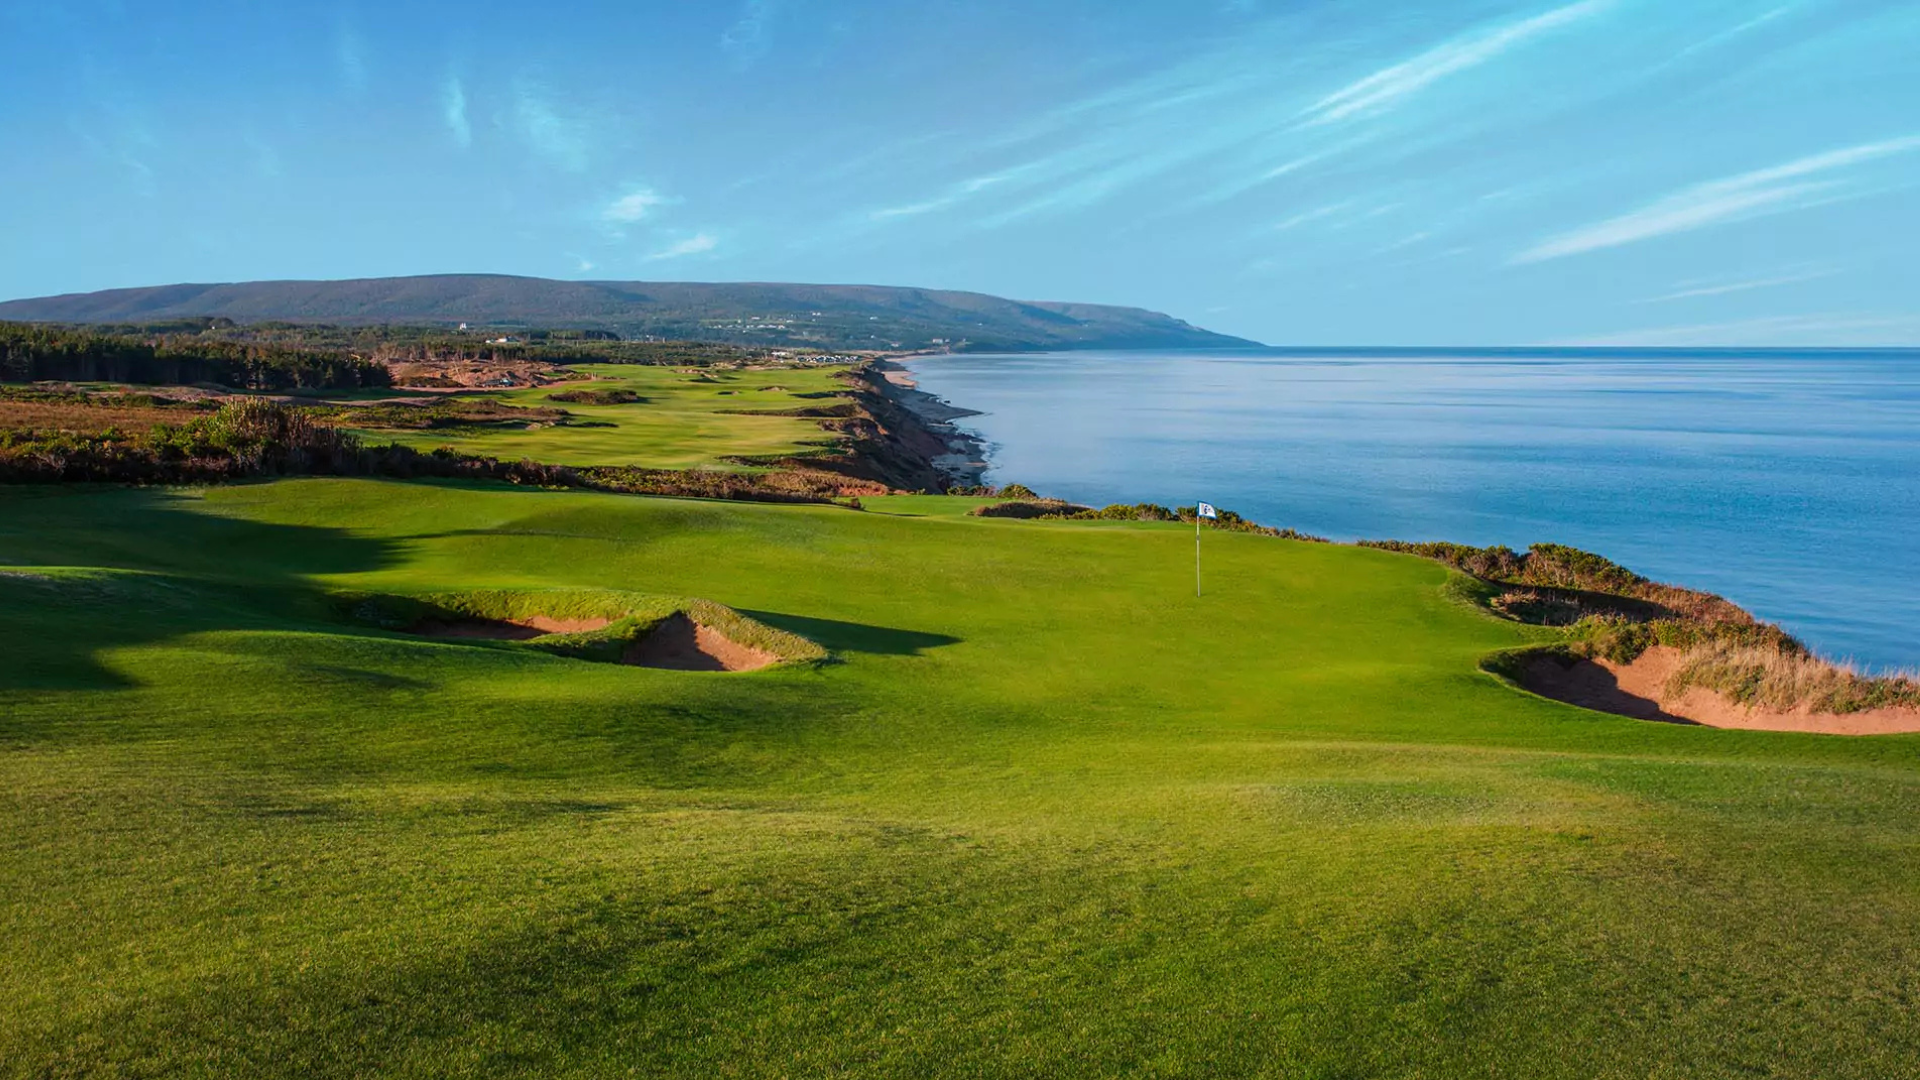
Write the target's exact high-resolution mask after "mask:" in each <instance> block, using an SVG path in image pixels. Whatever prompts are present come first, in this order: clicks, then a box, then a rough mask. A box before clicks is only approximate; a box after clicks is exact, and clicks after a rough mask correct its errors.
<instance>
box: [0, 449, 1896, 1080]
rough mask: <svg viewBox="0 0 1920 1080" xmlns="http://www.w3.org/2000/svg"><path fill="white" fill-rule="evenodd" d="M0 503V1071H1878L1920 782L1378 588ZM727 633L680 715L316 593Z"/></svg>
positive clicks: (909, 524) (353, 516)
mask: <svg viewBox="0 0 1920 1080" xmlns="http://www.w3.org/2000/svg"><path fill="white" fill-rule="evenodd" d="M870 505H871V506H872V507H874V512H870V513H866V514H860V513H855V512H851V511H846V510H839V509H833V508H823V507H777V506H766V505H754V504H708V503H699V502H687V501H670V500H648V499H638V498H623V497H614V496H594V495H580V494H571V493H555V492H542V491H528V490H498V489H486V488H479V487H464V486H457V485H427V484H399V483H386V482H374V481H323V480H309V481H284V482H279V483H273V484H260V485H250V486H243V487H230V488H222V489H216V490H212V491H208V492H204V493H193V492H179V491H172V492H169V491H158V490H151V489H149V490H124V489H74V488H69V489H44V490H21V489H11V490H0V566H5V567H9V568H10V569H6V570H5V571H4V572H0V656H3V657H4V661H0V844H4V845H5V850H4V855H0V897H4V903H0V998H3V999H4V1007H0V1074H3V1075H12V1076H68V1075H189V1076H192V1075H224V1076H238V1075H246V1076H348V1075H366V1074H374V1073H377V1074H380V1075H390V1076H463V1075H487V1076H519V1075H529V1076H530V1075H542V1076H612V1075H620V1076H629V1075H630V1076H662V1075H684V1076H701V1077H715V1076H721V1077H724V1076H765V1075H791V1076H889V1077H892V1076H956V1077H958V1076H968V1077H978V1076H1057V1075H1144V1076H1190V1077H1219V1076H1274V1077H1282V1076H1284V1077H1328V1078H1331V1077H1442V1076H1462V1077H1467V1076H1472V1077H1483V1076H1489V1075H1502V1076H1526V1077H1569V1078H1581V1080H1587V1078H1592V1077H1603V1076H1604V1077H1611V1076H1619V1077H1628V1076H1631V1077H1648V1076H1674V1077H1678V1076H1687V1077H1721V1076H1725V1077H1735V1076H1740V1077H1746V1076H1821V1077H1887V1076H1894V1075H1901V1074H1902V1073H1903V1072H1905V1071H1907V1070H1908V1069H1909V1068H1910V1067H1911V1064H1912V1062H1913V1061H1915V1060H1917V1059H1920V1028H1916V1027H1915V1026H1914V1025H1913V1024H1912V1023H1911V1017H1912V1014H1913V1009H1914V1007H1915V1005H1916V996H1920V740H1916V739H1912V738H1890V739H1878V740H1845V739H1837V738H1819V737H1811V736H1793V735H1773V734H1760V733H1750V732H1736V731H1717V730H1710V729H1694V728H1681V727H1671V726H1662V725H1654V724H1645V723H1638V722H1634V721H1629V720H1623V719H1618V718H1612V717H1605V716H1600V715H1598V714H1592V713H1586V712H1582V711H1579V710H1576V709H1573V708H1570V707H1566V706H1562V705H1558V704H1554V703H1551V702H1547V701H1544V700H1541V699H1538V698H1534V697H1530V696H1527V695H1524V694H1521V693H1519V692H1517V691H1514V690H1511V689H1509V688H1507V687H1505V686H1503V685H1501V684H1499V683H1497V682H1495V681H1494V680H1493V679H1491V678H1489V677H1488V676H1485V675H1483V674H1480V673H1479V672H1478V671H1476V668H1475V663H1476V660H1477V659H1478V658H1479V657H1480V656H1481V655H1482V654H1484V653H1486V652H1487V651H1489V650H1492V649H1496V648H1500V647H1503V646H1510V645H1513V644H1515V643H1516V642H1518V641H1520V640H1521V639H1522V636H1523V635H1524V634H1526V633H1529V631H1526V630H1524V629H1523V628H1520V627H1517V626H1515V625H1512V624H1505V623H1500V622H1496V621H1494V620H1492V619H1489V618H1487V617H1484V616H1482V615H1480V614H1477V613H1475V612H1474V611H1472V610H1470V609H1468V608H1467V607H1465V606H1463V605H1460V604H1457V603H1454V602H1451V601H1449V600H1447V599H1446V598H1445V596H1444V595H1443V592H1442V586H1443V584H1444V582H1445V575H1446V571H1445V570H1444V569H1442V568H1440V567H1438V566H1436V565H1434V564H1432V563H1429V562H1425V561H1422V560H1418V559H1414V558H1410V557H1406V556H1401V555H1394V554H1389V553H1384V552H1377V551H1368V550H1361V549H1356V548H1348V547H1337V546H1331V545H1312V544H1299V543H1292V542H1287V541H1279V540H1272V539H1267V538H1261V537H1253V536H1240V535H1217V536H1209V537H1208V538H1207V560H1208V581H1209V588H1210V590H1211V594H1210V595H1209V596H1207V597H1206V598H1204V599H1195V598H1194V597H1193V596H1192V595H1191V584H1192V582H1191V577H1190V574H1191V564H1190V558H1191V544H1192V537H1191V536H1190V535H1189V533H1188V532H1187V531H1186V530H1184V529H1182V528H1180V527H1178V526H1172V527H1169V526H1163V525H1140V524H1117V523H1030V522H1016V521H998V520H990V519H978V518H969V517H965V516H963V514H964V511H965V510H966V509H967V507H968V506H969V505H970V504H969V502H968V501H966V500H958V499H940V498H934V497H926V498H913V497H903V498H895V499H885V500H873V501H872V502H871V503H870ZM487 588H493V589H521V588H606V589H618V590H627V591H638V592H645V593H650V594H657V595H673V596H700V597H707V598H710V599H712V600H714V601H717V602H719V603H723V604H727V605H730V606H731V607H733V608H735V609H738V610H740V611H741V612H743V613H745V614H747V615H748V616H750V617H752V618H754V619H757V620H759V621H761V622H764V623H766V624H768V625H770V626H774V627H777V628H781V629H785V630H790V631H794V632H797V633H800V634H802V635H805V636H807V637H810V638H812V639H813V640H815V641H817V642H819V643H821V644H822V645H825V646H827V647H828V648H830V649H832V650H833V651H834V652H835V653H836V654H837V656H838V657H839V659H840V661H841V662H839V663H833V664H827V665H825V666H817V667H795V668H785V669H774V670H769V671H767V672H762V673H756V674H750V675H692V674H685V673H675V672H664V671H653V670H647V669H639V668H624V667H619V666H614V665H605V664H592V663H586V662H582V661H577V660H568V659H563V658H558V657H552V656H546V655H542V654H539V653H537V652H533V651H529V650H526V649H517V648H513V647H509V646H505V645H496V644H488V643H446V642H433V641H426V640H420V639H413V638H407V637H404V636H401V635H396V634H390V633H384V632H381V631H378V630H374V629H370V628H366V627H356V626H351V625H346V624H342V623H339V622H334V621H330V619H331V615H330V612H331V611H332V610H333V606H332V604H331V603H330V601H329V600H328V596H327V594H328V593H329V592H330V591H332V590H342V591H364V592H387V593H429V592H438V591H449V590H470V589H487Z"/></svg>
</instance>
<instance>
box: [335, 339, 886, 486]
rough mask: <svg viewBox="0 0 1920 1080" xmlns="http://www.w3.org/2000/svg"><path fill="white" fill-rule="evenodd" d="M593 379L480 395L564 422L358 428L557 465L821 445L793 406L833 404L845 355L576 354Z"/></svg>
mask: <svg viewBox="0 0 1920 1080" xmlns="http://www.w3.org/2000/svg"><path fill="white" fill-rule="evenodd" d="M572 370H574V371H576V372H578V373H579V374H581V375H585V376H588V377H589V380H590V381H587V380H583V381H578V382H563V383H556V384H551V385H547V386H536V387H526V388H522V389H518V390H501V391H495V392H491V393H487V394H484V395H480V396H482V397H485V398H489V399H493V400H497V401H499V402H501V403H503V404H506V405H515V406H522V407H536V408H538V407H546V408H556V407H557V408H563V409H565V410H566V411H567V412H568V413H570V414H572V419H571V421H570V422H569V423H567V424H565V425H557V426H554V425H549V426H537V427H507V428H484V427H476V428H453V429H446V428H440V429H434V430H430V431H406V430H394V429H387V428H380V429H373V430H368V431H365V432H363V434H365V435H366V436H367V438H368V439H369V440H371V441H375V442H383V443H385V442H396V443H400V444H401V445H403V446H411V447H414V448H415V449H418V450H432V449H434V448H436V447H440V446H451V447H453V448H454V449H456V450H459V451H461V452H462V453H468V454H482V455H485V456H488V457H497V458H503V459H506V460H509V461H513V460H518V459H521V458H530V459H532V460H535V461H542V462H547V463H549V464H555V465H646V466H650V467H653V468H660V469H691V468H710V467H715V466H721V465H725V464H726V463H727V462H728V459H730V458H733V457H737V456H745V457H762V456H773V455H784V454H800V453H806V452H808V451H817V449H818V447H819V446H821V445H822V444H823V443H825V442H828V441H830V439H829V437H828V436H827V435H826V434H825V433H823V432H822V431H821V430H820V424H819V421H817V420H813V419H808V418H805V417H801V416H794V415H786V416H781V415H778V414H779V413H782V412H786V413H789V414H791V413H793V412H795V411H800V410H809V409H813V410H818V409H821V408H823V407H830V406H832V405H834V404H836V403H835V402H834V401H832V400H827V399H828V398H829V397H830V396H831V395H836V394H843V393H846V392H847V390H848V386H847V383H846V382H845V381H844V380H843V379H841V378H840V376H841V375H843V374H844V373H845V372H846V370H847V368H846V366H845V365H823V366H819V367H801V366H782V367H779V368H760V369H750V370H734V369H726V368H704V369H687V368H673V367H654V366H649V365H644V364H577V365H574V367H573V368H572ZM570 391H571V392H580V391H586V392H588V393H596V392H597V393H619V392H622V391H624V392H626V393H629V394H632V395H634V396H636V397H637V398H638V399H639V400H637V401H633V402H627V403H621V404H593V403H591V402H588V403H581V402H574V401H567V400H566V399H565V398H564V397H559V398H556V396H555V395H565V394H567V393H568V392H570Z"/></svg>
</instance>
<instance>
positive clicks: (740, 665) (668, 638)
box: [620, 615, 780, 671]
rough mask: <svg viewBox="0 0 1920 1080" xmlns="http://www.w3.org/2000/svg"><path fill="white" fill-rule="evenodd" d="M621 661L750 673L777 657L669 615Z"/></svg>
mask: <svg viewBox="0 0 1920 1080" xmlns="http://www.w3.org/2000/svg"><path fill="white" fill-rule="evenodd" d="M620 662H621V663H623V664H634V665H637V666H639V667H650V668H667V669H669V670H672V671H753V670H755V669H758V668H763V667H766V666H768V665H770V664H777V663H779V662H780V658H779V657H778V656H775V655H774V654H772V653H770V652H768V651H766V650H765V649H756V648H754V647H753V646H751V645H742V644H740V643H739V642H737V641H735V640H733V639H732V638H730V637H728V636H727V635H725V634H722V633H721V632H720V631H718V630H715V629H714V628H713V627H711V626H703V625H701V624H700V623H697V622H694V621H693V620H692V619H689V618H687V617H686V616H685V615H670V616H668V617H667V618H666V619H665V620H663V621H662V622H661V623H660V625H659V626H656V627H654V628H653V630H652V631H651V632H649V633H648V634H647V636H646V637H643V638H641V639H640V640H639V641H636V642H634V643H633V644H632V645H629V646H627V651H626V652H625V653H624V654H622V655H621V657H620Z"/></svg>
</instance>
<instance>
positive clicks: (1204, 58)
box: [0, 0, 1920, 346]
mask: <svg viewBox="0 0 1920 1080" xmlns="http://www.w3.org/2000/svg"><path fill="white" fill-rule="evenodd" d="M0 41H5V42H6V44H7V50H6V51H7V63H6V64H4V65H0V140H3V141H0V147H4V151H3V152H0V298H13V297H22V296H36V295H46V294H53V293H62V292H76V291H86V290H93V289H102V288H113V287H121V286H136V285H155V284H166V283H174V282H183V281H199V282H205V281H243V280H252V279H261V278H342V277H373V276H387V275H400V274H426V273H452V272H494V273H512V274H526V275H532V276H539V277H556V278H577V279H587V280H697V281H807V282H853V283H870V284H885V285H917V286H925V287H932V288H951V289H970V290H976V291H980V292H987V293H992V294H995V295H1000V296H1009V297H1015V298H1019V299H1031V300H1077V301H1085V302H1095V303H1116V304H1131V305H1138V306H1142V307H1148V308H1153V309H1155V310H1160V311H1166V312H1169V313H1171V314H1174V315H1177V316H1179V317H1181V318H1185V319H1187V320H1189V321H1191V322H1193V323H1196V324H1198V325H1202V326H1205V327H1208V328H1210V329H1215V330H1219V331H1222V332H1226V333H1232V334H1238V335H1243V336H1247V337H1251V338H1255V339H1258V340H1261V341H1265V342H1269V343H1275V344H1292V345H1321V344H1345V345H1510V344H1603V345H1670V346H1690V345H1872V344H1896V345H1915V344H1920V258H1917V257H1916V255H1917V252H1916V247H1920V244H1916V240H1920V61H1916V59H1915V58H1916V57H1920V0H1575V2H1555V0H1546V2H1532V3H1528V2H1514V0H1179V2H1175V0H1156V2H1146V0H1026V2H1023V3H1011V2H1001V3H994V2H990V0H971V2H963V0H914V2H911V3H900V2H899V0H709V2H691V3H689V2H678V3H669V2H647V0H623V2H620V3H594V2H583V3H571V4H553V5H544V6H533V5H526V4H491V3H476V2H460V3H453V2H449V0H381V2H380V3H359V2H336V3H306V2H300V0H275V2H266V0H259V2H241V0H200V2H195V3H183V2H166V0H153V2H141V0H122V2H90V0H34V2H20V0H0Z"/></svg>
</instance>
